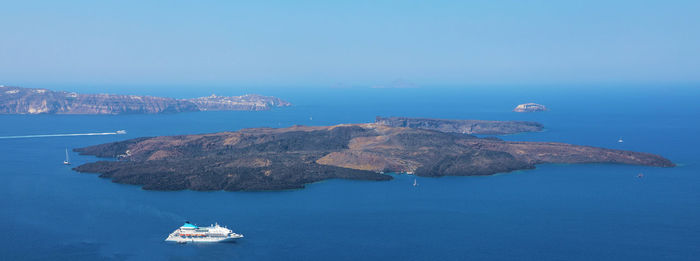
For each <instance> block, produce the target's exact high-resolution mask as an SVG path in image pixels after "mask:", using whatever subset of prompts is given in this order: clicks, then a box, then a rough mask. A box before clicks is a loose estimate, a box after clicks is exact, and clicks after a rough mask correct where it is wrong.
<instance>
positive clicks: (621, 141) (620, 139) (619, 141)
mask: <svg viewBox="0 0 700 261" xmlns="http://www.w3.org/2000/svg"><path fill="white" fill-rule="evenodd" d="M617 142H618V143H623V142H625V141H624V140H622V137H620V138H619V139H617Z"/></svg>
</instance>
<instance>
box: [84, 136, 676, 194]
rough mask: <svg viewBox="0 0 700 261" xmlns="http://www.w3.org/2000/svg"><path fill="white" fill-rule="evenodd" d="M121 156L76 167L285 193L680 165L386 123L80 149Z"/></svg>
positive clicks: (150, 185)
mask: <svg viewBox="0 0 700 261" xmlns="http://www.w3.org/2000/svg"><path fill="white" fill-rule="evenodd" d="M75 151H77V152H80V153H81V154H82V155H95V156H98V157H105V158H113V159H114V158H116V159H118V160H117V161H98V162H93V163H87V164H84V165H81V166H79V167H77V168H75V170H76V171H79V172H87V173H100V174H101V175H100V177H105V178H111V179H112V181H113V182H117V183H125V184H135V185H142V186H143V189H148V190H183V189H191V190H227V191H237V190H279V189H294V188H302V187H304V185H305V184H308V183H312V182H316V181H321V180H325V179H334V178H342V179H361V180H389V179H391V178H392V177H391V176H390V175H386V174H383V173H385V172H413V173H415V175H418V176H429V177H438V176H470V175H491V174H495V173H502V172H509V171H514V170H521V169H532V168H534V167H535V165H536V164H543V163H617V164H635V165H646V166H657V167H673V166H674V164H673V163H672V162H671V161H669V160H668V159H665V158H663V157H661V156H658V155H654V154H648V153H642V152H632V151H623V150H613V149H605V148H597V147H589V146H577V145H570V144H563V143H551V142H514V141H502V140H497V139H487V138H478V137H475V136H473V135H468V134H461V133H449V132H439V131H434V130H426V129H417V128H405V127H391V126H386V125H383V124H376V123H368V124H346V125H337V126H322V127H306V126H293V127H289V128H278V129H276V128H256V129H243V130H240V131H236V132H222V133H213V134H199V135H183V136H162V137H145V138H137V139H131V140H126V141H120V142H113V143H106V144H101V145H96V146H90V147H85V148H79V149H75Z"/></svg>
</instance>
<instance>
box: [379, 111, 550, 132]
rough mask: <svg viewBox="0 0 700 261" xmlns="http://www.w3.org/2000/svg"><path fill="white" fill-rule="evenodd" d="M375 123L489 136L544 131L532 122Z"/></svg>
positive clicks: (394, 119) (383, 120)
mask: <svg viewBox="0 0 700 261" xmlns="http://www.w3.org/2000/svg"><path fill="white" fill-rule="evenodd" d="M375 123H376V124H380V125H385V126H390V127H407V128H418V129H426V130H436V131H441V132H455V133H464V134H489V135H502V134H513V133H520V132H534V131H542V129H543V128H544V126H542V124H541V123H538V122H531V121H483V120H444V119H426V118H404V117H389V118H383V117H379V116H377V118H376V120H375Z"/></svg>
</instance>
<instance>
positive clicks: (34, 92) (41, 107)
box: [0, 86, 291, 114]
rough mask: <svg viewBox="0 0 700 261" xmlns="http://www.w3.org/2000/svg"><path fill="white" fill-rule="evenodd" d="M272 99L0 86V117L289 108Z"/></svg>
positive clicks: (256, 96)
mask: <svg viewBox="0 0 700 261" xmlns="http://www.w3.org/2000/svg"><path fill="white" fill-rule="evenodd" d="M290 105H291V104H290V103H289V102H286V101H284V100H281V99H279V98H276V97H270V96H262V95H254V94H253V95H243V96H233V97H222V96H216V95H212V96H209V97H201V98H194V99H173V98H164V97H153V96H137V95H116V94H79V93H74V92H63V91H51V90H47V89H32V88H20V87H7V86H0V114H130V113H149V114H153V113H176V112H191V111H214V110H250V111H259V110H269V109H271V108H274V107H284V106H290Z"/></svg>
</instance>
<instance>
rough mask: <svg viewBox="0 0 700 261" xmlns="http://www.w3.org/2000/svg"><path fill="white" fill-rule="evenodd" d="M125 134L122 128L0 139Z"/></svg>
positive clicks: (0, 137)
mask: <svg viewBox="0 0 700 261" xmlns="http://www.w3.org/2000/svg"><path fill="white" fill-rule="evenodd" d="M119 134H126V131H124V130H118V131H115V132H95V133H70V134H39V135H21V136H0V139H27V138H49V137H74V136H100V135H119Z"/></svg>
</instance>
